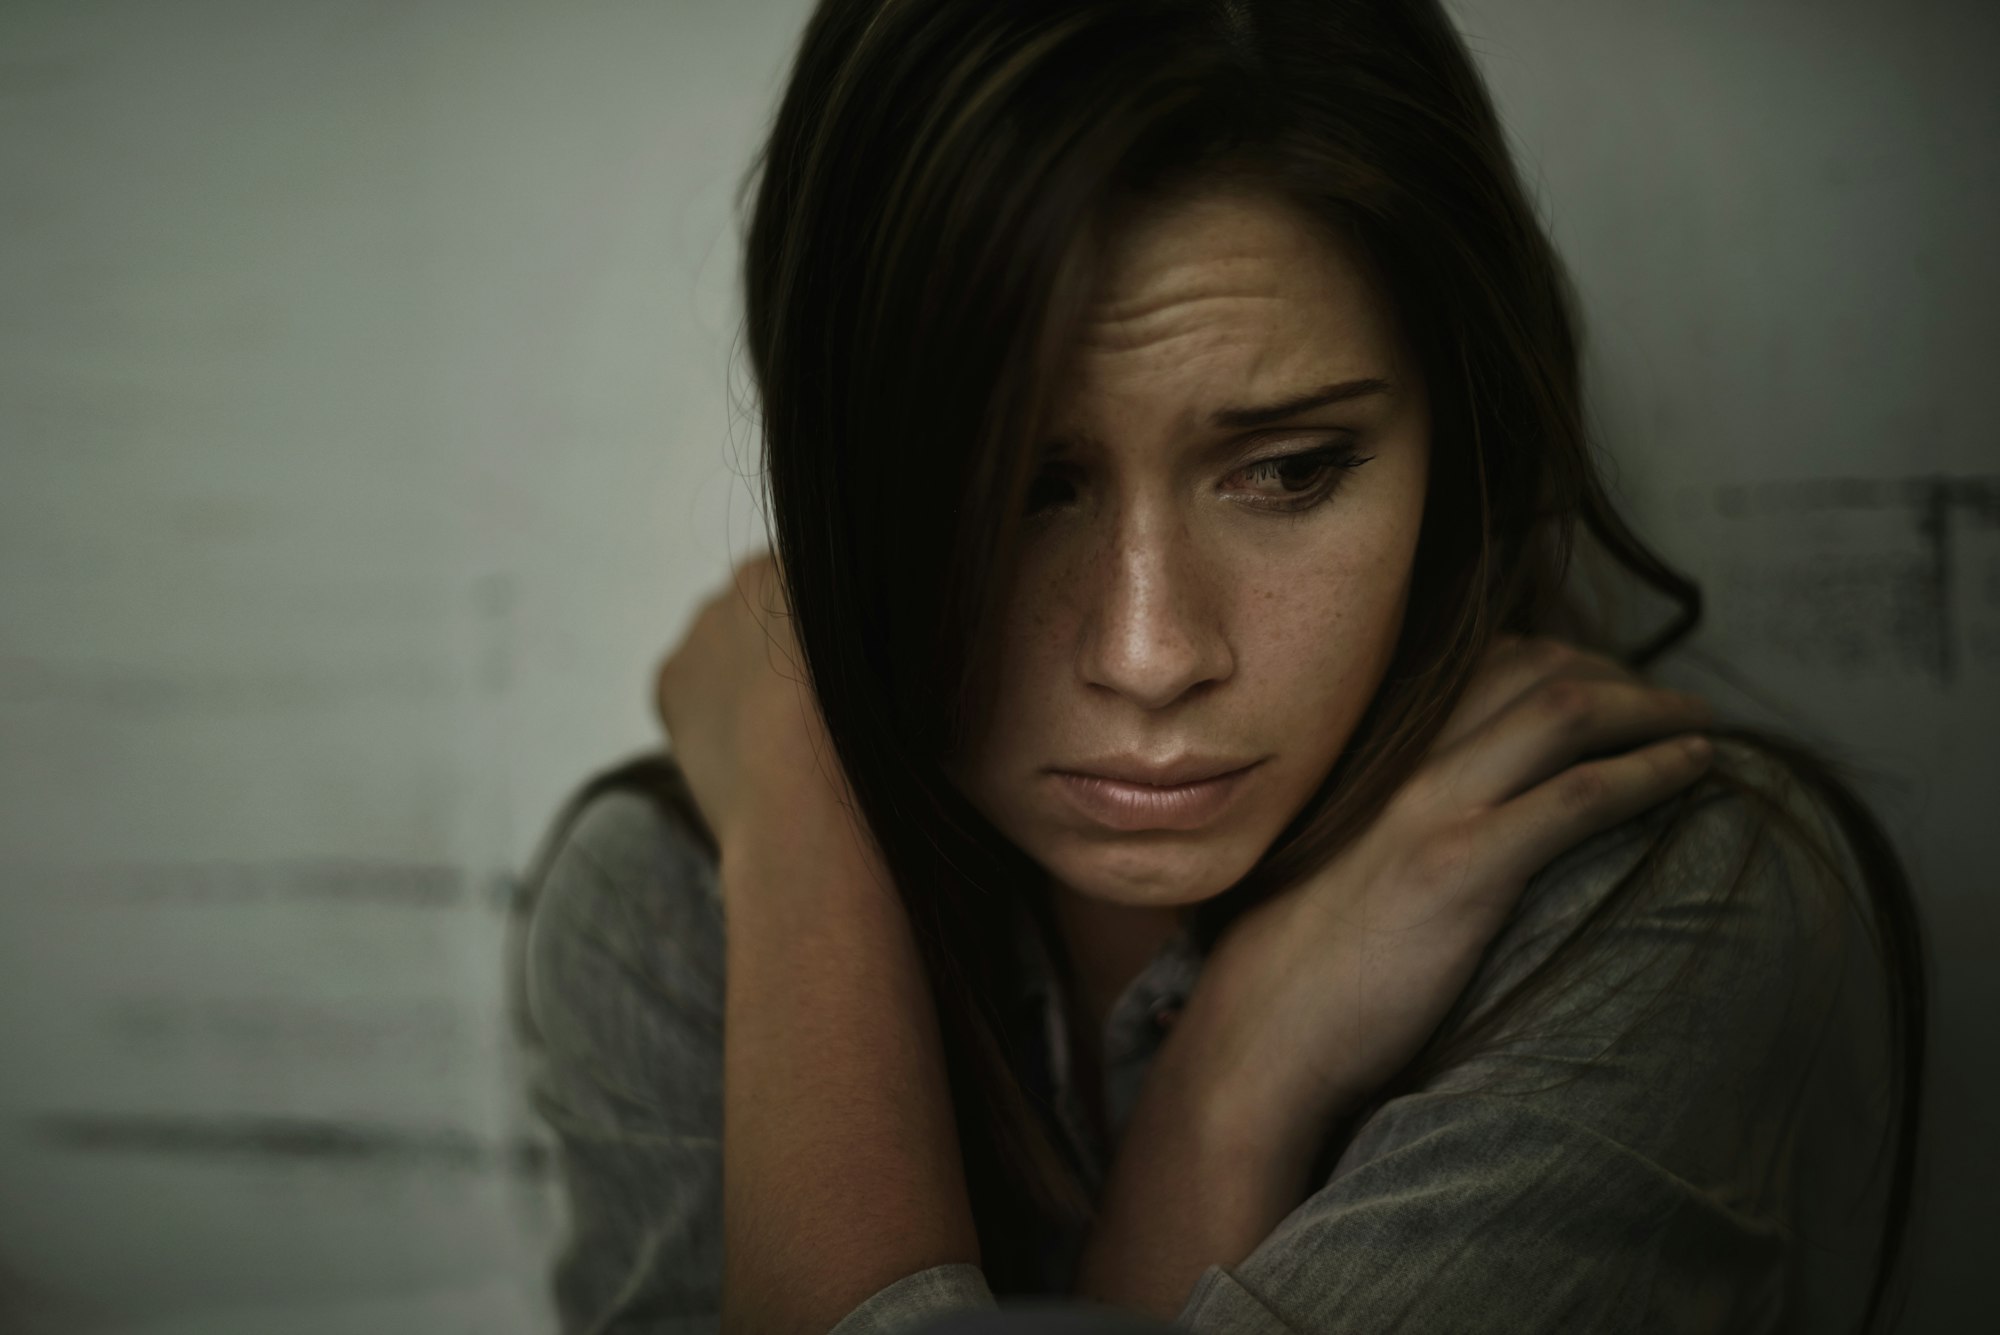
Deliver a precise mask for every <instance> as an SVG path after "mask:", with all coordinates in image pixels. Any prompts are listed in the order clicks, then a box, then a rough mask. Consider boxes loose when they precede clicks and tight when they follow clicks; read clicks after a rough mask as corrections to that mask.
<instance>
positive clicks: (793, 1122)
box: [722, 802, 978, 1335]
mask: <svg viewBox="0 0 2000 1335" xmlns="http://www.w3.org/2000/svg"><path fill="white" fill-rule="evenodd" d="M826 807H827V809H825V810H821V808H820V806H819V805H818V804H815V803H812V802H806V803H801V804H794V803H785V804H783V807H782V809H783V812H784V815H783V818H782V819H769V820H762V821H760V820H757V819H756V818H751V819H750V820H749V821H748V822H747V823H746V826H745V828H743V829H742V830H740V831H737V832H734V833H732V835H731V836H730V837H729V838H727V839H726V840H725V842H724V847H723V853H722V876H723V882H724V897H725V904H726V907H727V939H728V961H727V965H728V967H727V999H726V1006H727V1014H726V1023H725V1027H724V1083H723V1126H724V1130H723V1196H724V1204H723V1224H724V1255H725V1263H724V1273H723V1328H724V1330H726V1331H729V1332H746V1333H747V1332H756V1335H767V1333H769V1335H783V1333H789V1332H792V1331H812V1332H824V1331H826V1330H827V1329H829V1328H830V1327H831V1326H833V1325H834V1324H835V1323H836V1322H837V1321H838V1320H839V1319H840V1318H841V1317H842V1316H844V1315H846V1313H847V1312H849V1311H851V1310H852V1309H853V1308H854V1307H855V1306H856V1305H858V1304H859V1303H860V1302H861V1301H862V1300H863V1299H865V1298H867V1297H868V1296H869V1295H870V1294H872V1293H874V1292H876V1291H877V1290H879V1289H881V1288H883V1287H884V1286H885V1285H887V1284H889V1283H891V1282H893V1281H895V1280H897V1279H900V1278H902V1277H903V1276H905V1275H909V1274H913V1273H915V1272H917V1271H919V1270H923V1269H926V1268H928V1267H931V1266H934V1265H940V1264H943V1263H945V1262H950V1261H970V1262H976V1261H977V1260H978V1244H977V1238H976V1234H975V1232H974V1229H973V1226H972V1215H971V1208H970V1205H969V1202H968V1200H967V1197H966V1190H965V1179H964V1173H963V1169H962V1167H961V1163H960V1159H959V1147H958V1137H957V1131H956V1126H955V1124H954V1122H953V1120H952V1108H951V1094H950V1089H949V1085H948V1083H947V1081H946V1078H945V1073H944V1060H943V1051H942V1045H941V1042H940V1038H939V1034H938V1027H937V1016H936V1011H935V1009H934V1007H933V1004H932V1000H931V996H930V991H929V987H928V984H927V982H926V980H925V976H924V971H923V966H922V962H921V959H920V957H919V955H918V952H917V945H916V941H915V938H914V936H913V934H912V932H911V929H910V925H909V920H908V916H907V914H906V912H905V911H904V909H903V907H902V904H901V903H900V901H899V900H898V899H897V897H896V895H895V893H894V891H893V889H892V888H891V886H890V884H889V882H888V878H887V876H886V875H885V874H884V872H883V871H882V869H881V866H880V863H879V858H878V856H877V855H876V854H875V852H874V850H873V848H872V846H869V845H865V844H864V842H863V841H862V839H861V838H859V837H858V835H857V833H856V831H855V828H854V826H853V825H852V824H851V818H850V817H848V816H847V814H846V812H845V811H843V810H840V809H839V808H838V807H833V806H831V804H826ZM802 808H807V809H811V810H815V811H819V812H820V814H818V815H816V816H815V815H810V814H807V815H802V814H801V811H802ZM775 809H779V808H778V807H777V804H774V810H775Z"/></svg>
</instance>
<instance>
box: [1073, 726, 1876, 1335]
mask: <svg viewBox="0 0 2000 1335" xmlns="http://www.w3.org/2000/svg"><path fill="white" fill-rule="evenodd" d="M1728 755H1729V763H1730V764H1731V765H1732V766H1737V767H1740V772H1754V771H1755V769H1756V767H1757V765H1758V762H1757V761H1756V760H1755V759H1754V753H1753V754H1739V753H1738V751H1737V750H1736V749H1735V748H1734V747H1731V748H1730V750H1729V752H1728ZM1767 791H1769V790H1768V789H1767ZM1663 818H1664V813H1661V814H1660V815H1648V816H1647V817H1646V818H1644V819H1642V820H1637V821H1634V822H1631V823H1630V824H1628V825H1625V826H1621V827H1618V828H1616V829H1614V830H1611V831H1607V832H1605V833H1604V834H1603V835H1600V836H1598V837H1595V838H1593V839H1591V840H1588V841H1586V842H1585V843H1584V844H1582V845H1580V846H1578V848H1576V849H1574V850H1572V851H1571V852H1570V853H1568V854H1565V855H1564V856H1563V857H1561V858H1559V859H1558V860H1557V861H1556V862H1555V863H1553V864H1552V865H1551V866H1550V867H1548V868H1547V869H1545V871H1544V872H1543V873H1541V874H1538V875H1537V877H1536V878H1535V880H1534V883H1533V884H1532V885H1530V887H1528V890H1527V893H1526V895H1525V897H1524V899H1523V901H1522V905H1521V911H1520V913H1519V914H1518V915H1517V916H1516V917H1515V918H1514V919H1513V920H1512V921H1511V922H1510V923H1509V925H1508V928H1507V930H1506V931H1505V932H1504V933H1503V934H1502V935H1501V937H1500V938H1499V939H1498V940H1497V941H1496V942H1495V943H1494V949H1493V951H1492V953H1491V954H1489V955H1488V957H1487V958H1486V960H1485V961H1484V962H1483V964H1482V966H1481V967H1480V969H1479V971H1478V973H1477V975H1476V976H1475V978H1474V980H1473V982H1472V984H1471V986H1470V987H1469V988H1468V990H1467V994H1466V999H1467V1005H1466V1007H1465V1010H1464V1012H1463V1013H1464V1015H1465V1016H1466V1017H1467V1018H1468V1019H1471V1018H1477V1017H1479V1016H1481V1015H1483V1014H1484V1013H1486V1012H1487V1010H1488V1009H1489V1008H1490V1007H1491V1006H1493V1005H1495V1004H1496V1003H1497V1002H1498V1001H1499V999H1500V998H1502V997H1504V996H1505V995H1506V994H1507V993H1508V992H1509V991H1510V990H1511V989H1513V988H1514V987H1515V986H1517V985H1518V984H1519V983H1520V982H1521V981H1522V979H1524V978H1525V977H1527V976H1529V975H1530V973H1532V971H1533V970H1535V969H1536V968H1537V967H1538V966H1539V965H1540V964H1541V963H1542V961H1543V960H1545V959H1546V958H1547V957H1548V955H1549V953H1550V952H1551V951H1552V950H1553V949H1554V948H1555V947H1556V944H1557V943H1558V942H1561V941H1563V940H1565V939H1566V938H1568V937H1569V936H1570V934H1571V933H1572V932H1573V931H1575V930H1576V929H1577V928H1579V927H1580V926H1581V925H1582V924H1583V923H1584V922H1585V921H1586V920H1589V919H1591V918H1592V917H1593V916H1594V915H1602V916H1601V917H1600V920H1599V922H1598V923H1597V924H1596V927H1595V929H1594V931H1593V933H1592V935H1591V936H1589V937H1588V938H1586V939H1587V940H1588V942H1589V945H1588V947H1587V949H1586V950H1585V951H1584V952H1583V953H1582V954H1581V955H1580V956H1579V957H1578V959H1577V961H1576V963H1577V965H1578V968H1577V970H1576V972H1575V973H1574V974H1573V975H1570V981H1569V983H1568V985H1566V986H1565V987H1563V988H1562V989H1560V990H1558V991H1556V992H1553V993H1550V994H1548V995H1547V996H1546V997H1545V998H1544V999H1543V1000H1542V1001H1541V1002H1539V1003H1538V1004H1537V1005H1536V1006H1535V1007H1534V1008H1532V1009H1530V1010H1528V1011H1525V1012H1521V1013H1518V1014H1516V1015H1515V1016H1513V1017H1511V1018H1510V1019H1508V1020H1507V1021H1506V1022H1505V1023H1503V1024H1502V1025H1501V1027H1500V1028H1499V1029H1497V1030H1496V1031H1494V1032H1493V1033H1491V1034H1490V1035H1488V1036H1487V1037H1486V1038H1485V1039H1484V1040H1483V1041H1482V1042H1481V1043H1480V1044H1479V1045H1478V1046H1477V1047H1476V1048H1475V1049H1473V1050H1472V1051H1469V1052H1467V1053H1466V1054H1464V1056H1463V1057H1462V1058H1460V1059H1459V1060H1457V1061H1456V1062H1454V1063H1453V1064H1452V1065H1451V1066H1449V1067H1446V1068H1445V1069H1443V1070H1441V1071H1439V1072H1438V1073H1437V1074H1436V1075H1434V1076H1433V1077H1432V1078H1430V1079H1429V1080H1427V1081H1426V1082H1425V1083H1424V1084H1423V1085H1422V1086H1421V1087H1419V1088H1417V1089H1414V1090H1412V1091H1410V1092H1409V1093H1407V1094H1404V1095H1402V1096H1400V1097H1398V1098H1396V1099H1393V1100H1391V1101H1389V1102H1387V1103H1385V1104H1383V1105H1382V1106H1381V1107H1380V1108H1379V1109H1377V1110H1375V1111H1374V1112H1373V1113H1372V1114H1371V1115H1370V1116H1369V1117H1368V1119H1367V1120H1366V1121H1365V1122H1364V1123H1363V1124H1362V1125H1361V1126H1360V1127H1359V1129H1358V1130H1357V1131H1356V1133H1355V1134H1354V1137H1353V1139H1352V1140H1351V1141H1350V1142H1349V1143H1348V1144H1347V1145H1346V1146H1345V1147H1344V1150H1343V1153H1342V1154H1341V1156H1340V1159H1339V1162H1338V1164H1337V1165H1336V1166H1335V1168H1334V1170H1333V1172H1332V1174H1331V1176H1330V1177H1329V1178H1327V1179H1326V1180H1324V1181H1321V1182H1316V1183H1308V1184H1306V1188H1307V1189H1308V1190H1309V1191H1310V1194H1309V1195H1306V1196H1304V1197H1303V1198H1302V1199H1301V1200H1300V1201H1298V1202H1295V1203H1294V1204H1293V1205H1292V1206H1291V1207H1290V1208H1288V1209H1286V1210H1285V1212H1284V1214H1283V1217H1282V1218H1281V1222H1280V1223H1279V1224H1278V1225H1277V1227H1276V1228H1275V1229H1274V1230H1273V1231H1272V1232H1270V1233H1269V1234H1268V1236H1265V1237H1263V1238H1262V1239H1259V1240H1253V1241H1252V1242H1251V1243H1250V1244H1249V1246H1248V1248H1247V1250H1244V1249H1243V1243H1242V1240H1241V1235H1239V1236H1238V1237H1237V1238H1235V1239H1231V1240H1229V1241H1227V1242H1226V1244H1225V1246H1227V1247H1232V1248H1236V1249H1238V1250H1237V1251H1228V1250H1218V1251H1216V1252H1215V1253H1214V1254H1212V1255H1211V1256H1210V1257H1209V1258H1208V1262H1207V1264H1206V1265H1205V1267H1203V1268H1200V1269H1198V1270H1196V1271H1195V1272H1194V1274H1193V1275H1192V1277H1191V1279H1190V1277H1189V1276H1188V1274H1187V1271H1186V1270H1182V1271H1180V1272H1177V1273H1176V1274H1175V1275H1173V1276H1172V1277H1171V1285H1172V1296H1171V1297H1169V1298H1168V1299H1167V1302H1168V1303H1171V1304H1174V1305H1175V1312H1174V1315H1175V1317H1176V1319H1177V1320H1178V1322H1179V1323H1180V1324H1181V1325H1182V1326H1184V1327H1185V1328H1187V1329H1189V1330H1192V1331H1224V1330H1227V1331H1230V1332H1232V1333H1238V1335H1250V1333H1251V1332H1255V1333H1257V1335H1283V1333H1286V1332H1292V1331H1300V1330H1313V1331H1321V1332H1326V1333H1327V1335H1335V1333H1336V1332H1354V1335H1378V1333H1379V1332H1381V1331H1384V1330H1403V1329H1407V1330H1454V1331H1464V1332H1468V1333H1470V1332H1489V1331H1490V1332H1494V1335H1499V1333H1500V1332H1508V1333H1509V1335H1518V1333H1519V1332H1523V1331H1549V1330H1585V1329H1587V1330H1601V1331H1624V1330H1647V1331H1660V1332H1668V1331H1672V1332H1687V1333H1688V1335H1694V1333H1695V1332H1706V1331H1714V1330H1732V1331H1734V1330H1743V1331H1753V1330H1755V1331H1764V1330H1774V1329H1778V1328H1781V1325H1782V1323H1783V1320H1784V1319H1785V1318H1784V1316H1783V1314H1784V1313H1786V1312H1791V1311H1796V1305H1797V1304H1800V1303H1826V1304H1828V1305H1827V1307H1826V1309H1825V1310H1822V1311H1820V1312H1819V1313H1818V1316H1819V1317H1820V1318H1828V1319H1825V1320H1808V1321H1807V1323H1806V1325H1805V1326H1801V1327H1799V1328H1802V1329H1803V1328H1812V1329H1821V1328H1825V1329H1834V1328H1839V1327H1841V1326H1842V1325H1843V1324H1845V1323H1848V1322H1851V1320H1852V1319H1853V1317H1854V1316H1855V1315H1856V1314H1857V1313H1858V1306H1857V1307H1856V1308H1854V1309H1853V1310H1851V1311H1850V1310H1840V1309H1841V1304H1842V1302H1843V1301H1844V1298H1841V1297H1835V1296H1834V1294H1835V1290H1836V1289H1837V1287H1838V1286H1839V1285H1841V1284H1845V1283H1847V1282H1848V1277H1861V1278H1865V1276H1866V1275H1867V1274H1868V1273H1869V1272H1870V1269H1871V1267H1872V1264H1873V1259H1874V1258H1873V1255H1872V1252H1871V1251H1870V1248H1871V1246H1872V1243H1873V1238H1874V1236H1875V1234H1874V1230H1875V1229H1877V1228H1878V1227H1879V1224H1880V1220H1881V1214H1880V1210H1881V1197H1880V1194H1879V1193H1880V1191H1881V1180H1880V1177H1879V1173H1877V1170H1876V1169H1875V1168H1873V1167H1871V1166H1872V1165H1875V1164H1877V1162H1878V1161H1877V1160H1876V1158H1875V1154H1876V1150H1877V1148H1878V1143H1877V1139H1876V1138H1877V1137H1879V1136H1880V1135H1881V1134H1882V1132H1883V1128H1884V1125H1885V1119H1886V1118H1887V1117H1888V1116H1889V1115H1890V1113H1889V1109H1888V1107H1887V1099H1888V1097H1889V1094H1888V1091H1887V1090H1886V1089H1885V1088H1884V1086H1883V1081H1882V1069H1883V1067H1882V1063H1883V1061H1884V1060H1885V1056H1884V1054H1885V1052H1886V1021H1885V1019H1884V1012H1883V1008H1884V1004H1885V1002H1884V997H1883V994H1882V989H1881V978H1880V973H1879V967H1878V966H1877V965H1876V963H1875V961H1874V958H1873V954H1872V951H1871V950H1870V949H1869V946H1868V941H1867V928H1866V925H1865V923H1864V922H1863V920H1862V919H1861V917H1860V916H1859V910H1858V909H1857V908H1856V907H1855V906H1854V905H1853V904H1852V903H1851V902H1849V901H1848V900H1847V898H1846V895H1845V893H1844V892H1843V891H1842V890H1841V889H1840V887H1838V886H1836V885H1833V884H1830V883H1829V882H1828V880H1827V879H1826V878H1825V877H1824V876H1822V875H1821V874H1820V872H1819V870H1818V869H1817V868H1816V867H1814V866H1813V865H1812V864H1811V863H1810V861H1809V860H1808V858H1807V857H1806V856H1805V855H1804V853H1803V852H1802V851H1801V850H1799V849H1798V848H1797V847H1796V846H1795V845H1794V844H1791V843H1789V842H1787V841H1786V840H1785V839H1783V838H1779V837H1775V836H1774V835H1773V834H1772V833H1771V831H1770V827H1769V826H1768V825H1767V824H1766V821H1767V818H1766V817H1764V816H1763V815H1762V814H1761V812H1760V811H1759V809H1758V808H1757V807H1755V806H1754V805H1753V804H1751V803H1750V802H1748V801H1746V800H1744V799H1741V798H1737V797H1735V796H1733V795H1731V794H1729V793H1727V792H1726V791H1725V792H1719V793H1714V794H1700V795H1698V801H1697V803H1696V805H1695V807H1694V810H1693V811H1692V813H1691V814H1690V815H1689V816H1688V818H1687V820H1688V824H1687V826H1686V828H1685V830H1684V837H1683V838H1680V839H1678V840H1676V841H1675V842H1673V843H1672V844H1671V845H1670V846H1669V847H1668V848H1667V849H1663V850H1661V853H1660V855H1658V856H1657V860H1656V861H1655V862H1654V864H1653V866H1652V867H1651V868H1650V869H1649V871H1648V873H1647V875H1648V876H1649V877H1650V878H1652V881H1651V887H1652V888H1650V889H1649V890H1648V891H1647V892H1646V893H1645V895H1644V896H1643V898H1641V899H1639V900H1637V901H1635V902H1632V903H1629V904H1628V903H1624V902H1620V903H1618V904H1616V905H1614V906H1613V907H1611V908H1609V909H1606V908H1604V907H1603V905H1604V903H1605V900H1606V898H1607V897H1608V896H1609V895H1611V893H1612V892H1613V888H1614V887H1615V886H1616V885H1617V884H1618V883H1619V882H1620V880H1621V879H1622V878H1623V877H1624V876H1625V875H1626V873H1628V872H1630V871H1631V870H1632V869H1633V868H1634V867H1635V865H1636V864H1637V863H1638V860H1639V858H1640V857H1641V856H1643V855H1644V854H1645V853H1646V851H1647V849H1648V846H1649V844H1650V841H1651V836H1652V835H1653V834H1654V833H1656V831H1657V829H1658V826H1659V823H1660V822H1661V820H1662V819H1663ZM1739 873H1741V880H1740V882H1739V880H1738V874H1739ZM1193 1014H1194V1010H1193V1006H1192V1005H1190V1007H1189V1009H1188V1010H1187V1011H1186V1012H1184V1014H1183V1016H1182V1023H1185V1022H1186V1020H1187V1019H1188V1018H1189V1017H1191V1016H1192V1015H1193ZM1179 1032H1180V1031H1179V1028H1178V1026H1177V1027H1176V1037H1177V1036H1178V1034H1179ZM1190 1032H1193V1031H1190ZM1162 1055H1163V1056H1164V1051H1163V1054H1162ZM1161 1088H1162V1089H1165V1088H1166V1086H1164V1085H1163V1086H1162V1087H1161ZM1149 1096H1150V1094H1149ZM1137 1125H1138V1124H1137V1114H1135V1118H1134V1127H1135V1131H1136V1129H1137ZM1156 1125H1159V1126H1168V1125H1170V1124H1169V1123H1168V1122H1166V1121H1164V1120H1163V1121H1161V1122H1159V1123H1156ZM1165 1143H1168V1144H1169V1145H1171V1139H1170V1138H1169V1140H1168V1141H1167V1142H1165ZM1807 1147H1810V1148H1807ZM1133 1151H1137V1152H1143V1146H1142V1145H1141V1144H1140V1143H1139V1142H1136V1141H1129V1142H1128V1144H1127V1146H1125V1147H1124V1148H1121V1151H1120V1154H1121V1156H1122V1155H1123V1154H1125V1153H1127V1152H1133ZM1160 1162H1161V1163H1162V1165H1163V1166H1164V1167H1165V1168H1166V1170H1167V1171H1166V1172H1165V1173H1164V1174H1163V1175H1157V1176H1153V1177H1150V1178H1146V1179H1144V1180H1145V1181H1146V1182H1148V1183H1150V1189H1151V1190H1152V1191H1153V1193H1154V1195H1153V1198H1152V1200H1151V1203H1150V1208H1151V1210H1152V1211H1153V1215H1152V1216H1150V1218H1151V1219H1155V1220H1159V1221H1163V1222H1161V1223H1160V1224H1159V1225H1158V1228H1159V1231H1160V1232H1161V1233H1164V1234H1167V1235H1169V1236H1171V1234H1172V1233H1173V1232H1174V1231H1175V1230H1177V1229H1178V1230H1188V1229H1195V1230H1199V1229H1201V1228H1202V1227H1203V1226H1204V1224H1205V1222H1206V1220H1207V1218H1208V1217H1209V1214H1210V1210H1209V1202H1210V1200H1211V1199H1213V1197H1212V1195H1211V1194H1210V1193H1212V1191H1213V1188H1212V1187H1211V1186H1210V1185H1209V1184H1208V1182H1207V1181H1205V1180H1204V1179H1203V1178H1202V1177H1201V1175H1200V1174H1199V1173H1198V1172H1195V1173H1190V1174H1188V1175H1185V1176H1176V1175H1175V1173H1174V1163H1173V1161H1172V1160H1171V1159H1163V1160H1161V1161H1160ZM1871 1173H1875V1174H1877V1175H1876V1176H1871ZM1134 1180H1135V1181H1137V1180H1139V1179H1138V1178H1137V1177H1136V1176H1135V1179H1134ZM1795 1192H1811V1193H1813V1194H1814V1197H1815V1199H1816V1200H1817V1201H1819V1204H1818V1205H1817V1206H1801V1205H1799V1204H1797V1203H1796V1200H1797V1198H1795V1196H1794V1193H1795ZM1107 1217H1108V1216H1107ZM1124 1217H1125V1218H1126V1219H1127V1221H1128V1224H1130V1225H1131V1226H1135V1227H1141V1228H1143V1227H1145V1226H1146V1224H1147V1222H1148V1218H1149V1217H1148V1216H1145V1215H1143V1214H1139V1213H1128V1214H1126V1215H1125V1216H1124ZM1169 1245H1172V1244H1169ZM1185 1250H1186V1249H1183V1251H1185ZM1232 1258H1233V1259H1232ZM1794 1266H1799V1267H1803V1268H1804V1269H1805V1271H1806V1272H1807V1273H1806V1274H1804V1275H1803V1276H1802V1277H1801V1278H1800V1282H1801V1284H1802V1285H1803V1287H1796V1288H1795V1287H1793V1277H1794V1270H1793V1267H1794ZM1184 1285H1190V1286H1191V1287H1185V1288H1184V1287H1182V1286H1184ZM1793 1319H1794V1320H1796V1319H1797V1318H1796V1317H1794V1318H1793ZM1783 1328H1787V1329H1789V1328H1791V1327H1790V1326H1783Z"/></svg>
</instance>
